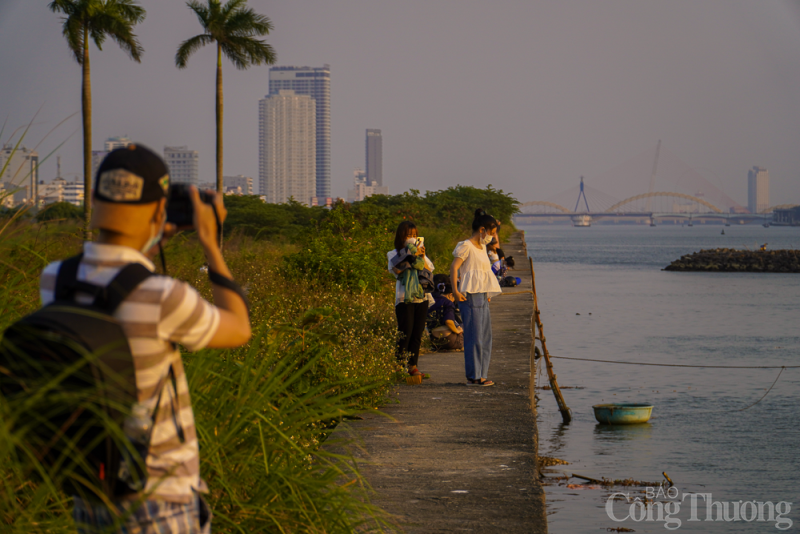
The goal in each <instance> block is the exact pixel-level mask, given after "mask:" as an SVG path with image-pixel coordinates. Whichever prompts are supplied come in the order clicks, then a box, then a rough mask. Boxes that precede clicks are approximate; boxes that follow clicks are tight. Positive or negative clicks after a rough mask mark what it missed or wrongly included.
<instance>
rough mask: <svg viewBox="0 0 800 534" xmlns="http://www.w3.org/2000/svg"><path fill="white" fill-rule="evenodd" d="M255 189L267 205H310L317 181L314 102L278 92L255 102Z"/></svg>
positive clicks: (287, 92)
mask: <svg viewBox="0 0 800 534" xmlns="http://www.w3.org/2000/svg"><path fill="white" fill-rule="evenodd" d="M258 124H259V127H258V147H259V150H258V187H259V193H260V194H261V195H262V196H264V197H265V198H266V201H267V202H271V203H283V202H286V201H287V200H289V199H290V198H294V200H296V201H298V202H302V203H303V204H306V205H310V204H311V198H312V197H315V196H316V194H315V193H317V192H318V191H319V188H318V186H319V182H318V181H317V178H318V174H317V142H316V131H317V120H316V101H315V100H314V99H313V98H311V97H310V96H308V95H299V94H297V93H295V91H292V90H284V89H282V90H280V91H278V93H277V94H271V95H269V96H267V97H266V98H264V99H262V100H259V102H258Z"/></svg>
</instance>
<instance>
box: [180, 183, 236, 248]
mask: <svg viewBox="0 0 800 534" xmlns="http://www.w3.org/2000/svg"><path fill="white" fill-rule="evenodd" d="M206 192H207V193H208V194H209V195H210V196H211V199H212V203H213V207H212V206H211V205H209V204H206V203H205V202H203V201H202V200H200V192H199V191H198V190H197V188H196V187H195V186H191V187H190V188H189V196H190V198H191V199H192V207H193V208H194V217H193V222H194V229H195V230H196V231H197V238H198V239H199V240H200V244H201V245H203V247H204V248H208V247H210V246H214V247H216V248H219V243H218V242H217V236H218V235H219V228H218V227H217V218H216V217H215V216H214V208H216V210H217V216H219V223H220V224H222V223H223V222H225V217H227V216H228V211H227V210H226V209H225V204H224V202H223V201H222V195H218V194H216V193H215V192H213V191H210V190H209V191H206Z"/></svg>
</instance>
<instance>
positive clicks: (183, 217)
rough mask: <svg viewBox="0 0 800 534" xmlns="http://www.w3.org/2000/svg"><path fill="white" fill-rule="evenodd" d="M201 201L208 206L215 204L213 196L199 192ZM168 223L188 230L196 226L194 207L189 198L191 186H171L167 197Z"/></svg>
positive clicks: (180, 184)
mask: <svg viewBox="0 0 800 534" xmlns="http://www.w3.org/2000/svg"><path fill="white" fill-rule="evenodd" d="M198 193H200V200H201V201H202V202H205V203H206V204H211V203H212V202H213V200H212V197H211V195H209V194H208V193H207V192H206V191H198ZM167 222H169V223H172V224H174V225H175V226H177V227H178V229H187V228H192V227H193V226H194V206H192V198H191V197H190V196H189V184H182V183H178V184H171V185H170V186H169V194H168V195H167Z"/></svg>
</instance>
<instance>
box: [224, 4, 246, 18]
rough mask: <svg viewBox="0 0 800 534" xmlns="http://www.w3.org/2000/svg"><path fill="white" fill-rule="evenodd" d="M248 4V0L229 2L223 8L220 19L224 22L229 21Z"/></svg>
mask: <svg viewBox="0 0 800 534" xmlns="http://www.w3.org/2000/svg"><path fill="white" fill-rule="evenodd" d="M246 3H247V0H228V2H227V3H226V4H225V5H224V6H223V7H222V9H221V10H220V12H219V14H220V18H221V19H222V20H228V18H229V17H230V16H231V14H233V13H236V12H237V11H240V10H241V9H242V6H244V5H245V4H246Z"/></svg>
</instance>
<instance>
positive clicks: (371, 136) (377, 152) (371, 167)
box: [367, 130, 383, 186]
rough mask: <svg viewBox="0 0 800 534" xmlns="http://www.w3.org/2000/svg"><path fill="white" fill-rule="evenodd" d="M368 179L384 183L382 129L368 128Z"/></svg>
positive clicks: (372, 181) (371, 182) (378, 183)
mask: <svg viewBox="0 0 800 534" xmlns="http://www.w3.org/2000/svg"><path fill="white" fill-rule="evenodd" d="M367 180H368V182H369V183H370V184H371V185H374V186H382V185H383V138H382V137H381V131H380V130H367Z"/></svg>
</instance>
